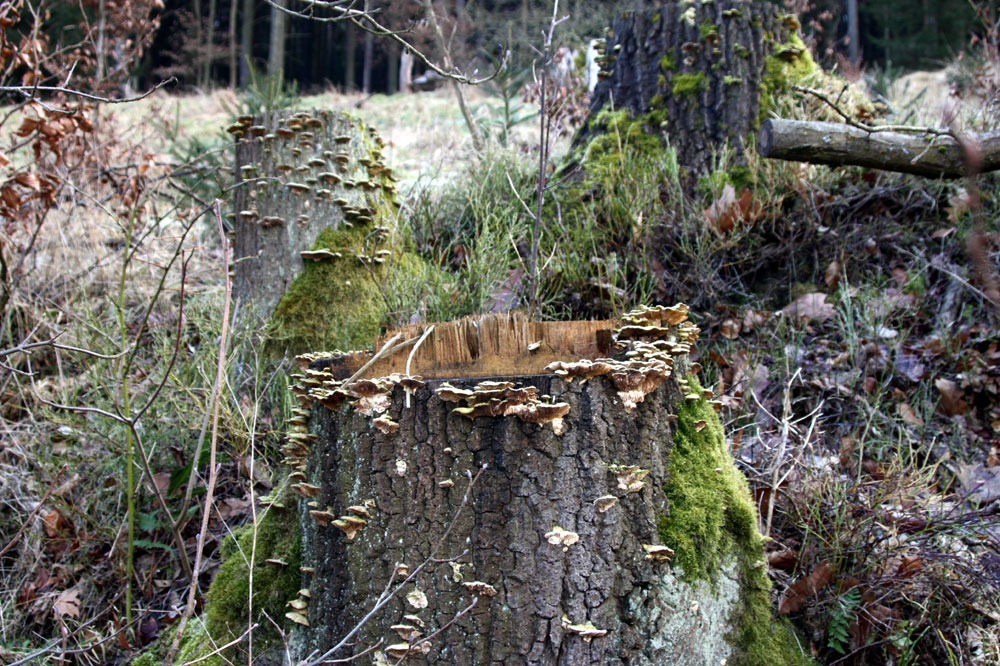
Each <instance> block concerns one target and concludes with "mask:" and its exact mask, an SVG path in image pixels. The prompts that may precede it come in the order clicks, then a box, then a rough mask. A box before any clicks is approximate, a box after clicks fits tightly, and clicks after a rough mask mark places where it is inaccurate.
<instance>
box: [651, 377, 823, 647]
mask: <svg viewBox="0 0 1000 666" xmlns="http://www.w3.org/2000/svg"><path fill="white" fill-rule="evenodd" d="M688 381H689V391H690V392H692V393H698V394H700V393H701V390H702V389H701V386H700V385H699V384H698V381H697V379H696V378H694V377H689V379H688ZM701 421H704V422H705V425H704V426H703V427H701V429H700V430H699V429H698V427H696V425H695V424H699V425H700V422H701ZM663 490H664V493H665V494H666V497H667V501H668V510H669V514H668V515H664V516H661V517H660V519H659V535H660V540H661V541H662V542H663V543H664V544H665V545H666V546H669V547H670V548H672V549H673V550H674V551H675V554H674V557H673V563H674V565H675V566H676V567H678V568H680V569H681V571H682V577H683V578H684V579H685V580H688V581H693V580H698V579H706V580H712V579H713V577H714V576H715V574H716V573H717V572H718V570H719V567H720V566H721V564H722V563H723V560H724V559H725V558H728V557H732V556H734V555H735V557H736V560H737V565H738V572H739V578H740V590H741V592H740V594H741V598H740V601H739V603H738V604H737V606H736V608H737V610H736V611H735V614H736V616H735V617H734V618H733V623H732V625H733V627H734V630H733V633H732V635H731V636H730V638H731V641H732V644H733V646H734V651H735V654H734V656H733V659H732V661H731V663H732V664H734V665H735V666H779V665H781V664H788V665H798V664H808V663H811V662H810V661H809V659H808V657H806V656H804V655H802V653H801V651H800V650H799V649H798V647H797V644H796V642H795V639H794V636H793V634H792V633H791V632H792V629H791V628H790V626H789V625H788V623H787V622H786V621H785V620H784V619H783V618H782V619H781V620H779V621H777V622H776V621H775V620H774V618H773V609H772V607H771V600H770V595H769V591H770V589H771V585H770V580H769V579H768V577H767V566H766V564H765V562H764V559H763V555H764V547H763V546H764V544H763V538H762V537H761V535H760V533H759V532H758V531H757V530H758V528H757V511H756V509H755V508H754V505H753V501H752V499H751V496H750V490H749V488H748V486H747V482H746V479H745V478H744V477H743V475H742V474H741V473H740V472H739V470H737V469H736V467H735V465H734V464H733V459H732V457H731V456H730V454H729V452H728V451H727V450H726V442H725V437H724V435H723V431H722V424H721V423H720V422H719V418H718V417H717V416H716V414H715V411H714V410H713V409H712V407H711V406H710V405H709V404H708V401H707V400H705V399H700V400H698V401H696V402H693V403H688V402H687V401H681V403H680V404H679V406H678V411H677V430H676V432H675V433H674V447H673V450H672V451H671V454H670V470H669V475H668V480H667V482H666V483H665V484H664V488H663ZM720 508H721V510H720Z"/></svg>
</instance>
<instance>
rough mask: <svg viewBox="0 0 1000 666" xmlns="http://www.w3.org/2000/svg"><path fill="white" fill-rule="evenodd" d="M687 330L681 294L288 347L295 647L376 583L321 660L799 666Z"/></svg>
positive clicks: (346, 615) (325, 628)
mask: <svg viewBox="0 0 1000 666" xmlns="http://www.w3.org/2000/svg"><path fill="white" fill-rule="evenodd" d="M697 334H698V328H697V327H696V326H694V325H693V324H692V323H691V322H689V321H688V320H687V308H686V306H683V305H677V306H674V307H672V308H666V307H657V308H643V309H641V310H638V311H635V312H633V313H630V314H628V315H626V316H625V317H624V318H623V319H622V320H621V321H618V322H609V321H604V322H548V323H539V322H532V321H528V320H527V319H526V318H524V317H523V316H521V315H519V314H499V315H487V316H483V317H472V318H466V319H463V320H460V321H458V322H452V323H449V324H436V325H434V326H433V328H431V327H430V325H429V324H421V325H415V326H411V327H409V328H407V329H404V330H403V331H400V332H399V333H398V334H397V333H394V334H391V335H389V336H386V337H385V338H382V339H381V340H379V341H378V343H377V344H376V349H378V350H379V352H378V353H375V354H373V353H372V352H358V353H352V354H346V355H331V354H308V355H303V356H301V357H300V359H299V360H300V364H301V365H302V373H301V375H299V376H298V378H297V380H298V383H297V385H296V386H295V387H294V389H293V391H294V393H295V394H296V395H297V396H298V397H299V398H300V400H301V401H302V402H303V407H304V408H303V409H300V410H299V411H298V412H297V413H296V416H295V417H294V419H293V422H292V423H291V424H290V425H291V430H290V433H289V435H288V440H287V443H286V445H285V447H284V449H283V451H284V453H285V456H286V463H287V464H288V465H289V466H290V467H291V468H292V470H293V471H292V473H291V478H290V483H291V484H292V486H291V487H292V490H293V491H295V492H297V493H298V494H299V495H300V496H301V500H300V523H301V525H302V531H303V534H302V539H303V555H302V570H303V572H304V575H303V590H302V591H301V592H300V594H299V596H298V598H297V599H291V600H289V602H290V607H291V610H290V611H289V617H291V618H292V619H293V620H294V621H295V622H296V623H297V624H298V625H301V626H298V627H297V629H296V632H295V634H294V635H293V639H292V641H291V644H292V646H293V654H292V657H293V662H295V663H298V662H297V661H296V660H299V659H306V660H307V662H308V661H309V660H310V659H311V660H313V661H315V660H316V659H317V658H319V656H320V655H322V654H324V653H326V651H327V650H329V649H330V648H331V647H333V646H335V645H337V644H338V642H339V641H341V639H344V638H345V637H347V636H348V635H349V633H350V632H351V631H352V629H353V628H354V627H355V626H356V625H358V623H360V622H362V619H363V618H364V617H365V616H366V614H368V613H369V612H370V611H372V609H373V607H374V606H375V604H376V602H377V601H378V600H379V599H380V597H381V595H382V594H383V591H384V590H392V591H394V596H392V598H391V599H390V600H389V601H388V603H386V604H385V606H384V607H382V608H381V609H380V610H378V611H377V612H374V613H373V614H372V615H371V617H370V618H369V619H368V620H367V621H366V622H364V623H363V624H362V626H361V627H360V629H358V631H357V633H355V634H354V635H352V636H351V637H350V640H349V641H348V643H349V645H348V646H347V647H345V648H344V649H342V650H341V651H339V652H336V653H335V654H328V655H326V656H327V657H329V658H339V659H343V658H347V657H349V656H351V654H356V653H358V652H361V651H363V650H365V649H368V648H372V650H373V652H372V653H371V654H370V655H366V657H365V659H367V660H370V661H371V663H395V662H396V659H398V658H400V657H402V656H404V655H405V656H406V660H407V663H418V664H455V665H462V666H468V665H472V664H510V665H514V664H516V665H518V666H521V665H523V664H546V665H548V664H551V665H559V666H582V665H592V666H598V665H599V666H607V665H609V664H631V665H633V666H641V665H648V666H653V665H656V666H660V665H662V664H676V665H681V666H683V665H689V666H703V665H704V664H719V663H726V660H728V663H729V664H733V665H738V664H761V666H764V665H765V664H767V666H777V665H779V664H792V663H799V662H798V661H796V659H795V657H793V652H794V647H793V646H794V645H795V641H794V638H790V634H789V633H788V631H789V630H788V628H787V624H785V623H784V622H783V621H778V622H777V623H776V624H775V625H774V626H772V624H771V618H772V612H771V609H770V602H769V597H768V589H769V583H768V579H767V575H766V573H765V571H766V567H765V563H764V560H763V549H762V543H763V542H762V539H761V537H760V535H759V533H758V532H757V522H756V521H757V518H756V512H755V511H754V508H753V504H752V502H751V499H750V496H749V492H748V490H747V486H746V482H745V480H744V479H743V477H742V475H741V474H740V472H739V471H738V470H736V469H735V467H734V466H733V464H732V459H731V457H730V456H729V453H728V451H727V449H726V447H725V441H724V438H723V436H722V431H721V426H720V425H719V422H718V419H717V417H716V416H715V411H714V408H715V407H717V405H715V404H712V402H711V392H710V391H703V390H702V389H701V388H700V387H699V386H698V385H697V380H696V379H695V378H694V375H693V374H691V373H693V369H692V367H691V363H690V361H689V356H688V355H689V352H690V351H691V348H692V345H693V344H694V342H695V339H696V337H697ZM477 475H479V476H478V478H477V479H476V480H475V482H474V483H472V482H471V479H473V478H476V476H477ZM466 497H467V499H463V498H466ZM473 602H475V603H474V604H473ZM425 637H426V638H427V639H426V640H424V639H425ZM310 655H311V656H310ZM381 659H385V660H387V661H382V660H381Z"/></svg>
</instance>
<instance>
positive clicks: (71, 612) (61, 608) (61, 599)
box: [52, 587, 80, 617]
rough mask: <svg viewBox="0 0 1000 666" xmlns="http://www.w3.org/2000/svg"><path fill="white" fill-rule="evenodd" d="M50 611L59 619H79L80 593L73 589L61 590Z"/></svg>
mask: <svg viewBox="0 0 1000 666" xmlns="http://www.w3.org/2000/svg"><path fill="white" fill-rule="evenodd" d="M52 610H53V612H54V613H55V614H56V615H58V616H59V617H80V591H79V590H78V589H76V588H75V587H71V588H70V589H68V590H63V591H62V593H61V594H60V595H59V596H58V597H57V598H56V601H55V603H54V604H52Z"/></svg>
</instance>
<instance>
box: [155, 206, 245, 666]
mask: <svg viewBox="0 0 1000 666" xmlns="http://www.w3.org/2000/svg"><path fill="white" fill-rule="evenodd" d="M215 221H216V224H217V227H218V230H219V238H220V240H221V242H222V261H221V265H222V272H223V277H222V279H223V284H225V299H224V301H223V305H222V332H221V333H220V334H219V360H218V363H217V364H216V370H215V382H216V384H217V385H219V386H221V385H222V382H223V375H224V373H225V370H226V348H227V347H228V343H229V341H228V337H229V307H230V298H231V296H232V285H231V284H230V282H229V244H228V241H227V240H226V229H225V226H224V225H223V224H222V206H221V203H220V202H219V200H218V199H216V200H215ZM220 402H221V400H219V396H218V395H216V399H215V402H214V404H213V406H212V441H211V443H210V444H209V449H208V451H209V461H208V487H207V488H206V491H205V508H204V511H203V513H202V517H201V530H200V531H199V533H198V541H197V546H196V549H195V556H194V575H193V576H191V586H190V587H189V588H188V600H187V604H186V605H185V607H184V614H183V615H182V616H181V624H180V626H179V627H178V628H177V633H176V634H174V640H173V643H172V644H171V646H170V651H169V652H168V653H167V664H168V666H169V665H170V664H171V663H173V660H174V656H176V654H177V649H178V648H179V647H180V642H181V638H182V637H183V635H184V628H185V626H186V625H187V623H188V621H189V620H190V619H191V615H192V614H193V613H194V607H195V597H196V596H197V593H198V572H199V571H200V569H201V559H202V555H203V550H204V545H205V538H206V536H207V535H208V518H209V516H210V515H211V511H212V499H213V495H214V493H215V483H216V480H217V478H218V470H216V468H215V454H216V451H217V447H218V441H219V403H220ZM195 462H196V461H195ZM192 464H194V463H192Z"/></svg>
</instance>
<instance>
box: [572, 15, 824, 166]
mask: <svg viewBox="0 0 1000 666" xmlns="http://www.w3.org/2000/svg"><path fill="white" fill-rule="evenodd" d="M798 28H799V23H798V20H797V19H796V18H795V17H794V16H792V15H790V14H782V13H781V12H780V11H779V8H778V7H777V6H775V5H773V4H771V3H767V2H747V1H745V0H715V1H714V2H694V3H685V2H657V3H652V6H651V7H649V8H646V9H642V10H639V11H634V12H633V11H630V12H625V13H623V14H622V15H621V17H620V18H619V19H618V20H616V21H615V22H614V25H613V26H612V27H611V28H610V29H609V30H608V37H607V40H606V41H605V44H604V47H603V48H604V54H603V55H602V56H601V58H600V61H601V65H602V69H601V72H600V74H599V77H600V81H599V82H598V84H597V87H596V89H595V90H594V95H593V97H592V98H591V103H590V114H589V117H588V120H587V122H586V123H585V124H584V126H583V127H582V128H581V129H580V131H579V132H578V133H577V136H576V137H575V138H574V152H573V154H572V155H571V161H572V162H576V163H581V162H588V161H592V159H593V158H594V157H596V155H595V154H593V153H600V152H620V150H621V148H622V146H623V144H627V145H633V146H634V145H635V144H636V143H637V142H642V141H646V142H649V141H650V140H652V141H653V143H654V144H659V143H660V141H667V142H669V143H670V145H671V147H672V148H673V149H674V150H675V151H676V154H677V161H678V163H679V164H680V165H681V166H683V167H687V168H689V169H690V170H692V171H693V172H694V173H695V174H696V175H699V176H700V175H704V174H706V173H708V172H710V171H711V170H712V168H713V165H712V163H711V161H712V156H713V150H718V149H721V148H722V147H724V146H726V145H728V146H730V148H731V149H732V150H733V151H734V152H735V154H736V156H737V159H738V157H739V156H740V155H742V153H743V150H744V148H745V147H746V146H749V145H752V143H751V142H752V141H753V140H754V138H755V136H756V131H757V128H758V127H759V125H760V122H761V120H763V119H764V118H765V117H766V116H767V111H768V108H769V106H770V104H771V98H772V96H773V95H777V94H781V93H784V92H786V91H787V89H788V86H789V85H790V84H791V83H794V82H795V81H797V80H798V79H800V78H801V77H802V76H804V75H806V74H807V73H809V72H812V71H815V69H816V67H815V65H814V63H813V61H812V58H811V56H810V55H809V52H808V50H807V49H806V48H805V45H804V44H803V43H802V40H801V39H800V38H799V36H798V34H797V30H798ZM620 112H624V113H627V114H628V116H629V117H630V118H631V120H632V121H634V123H635V124H636V125H637V126H636V127H635V129H634V132H632V134H633V135H629V133H627V132H623V131H622V123H621V122H620V119H617V118H616V114H618V113H620ZM612 121H614V122H612ZM657 139H658V140H657Z"/></svg>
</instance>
